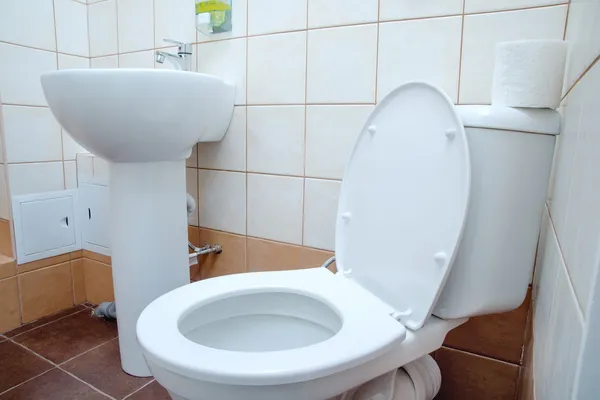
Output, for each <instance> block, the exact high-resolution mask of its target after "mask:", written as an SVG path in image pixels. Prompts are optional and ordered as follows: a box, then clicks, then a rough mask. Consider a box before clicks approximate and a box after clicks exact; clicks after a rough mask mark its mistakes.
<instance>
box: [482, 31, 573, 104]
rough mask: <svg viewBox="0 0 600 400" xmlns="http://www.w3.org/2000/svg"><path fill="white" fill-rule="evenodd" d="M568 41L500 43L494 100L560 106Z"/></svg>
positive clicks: (493, 90)
mask: <svg viewBox="0 0 600 400" xmlns="http://www.w3.org/2000/svg"><path fill="white" fill-rule="evenodd" d="M566 56H567V44H566V43H565V42H563V41H559V40H522V41H516V42H505V43H500V44H498V45H497V46H496V63H495V67H494V83H493V86H492V104H493V105H500V106H508V107H528V108H557V107H558V106H559V104H560V98H561V93H562V84H563V77H564V73H565V63H566Z"/></svg>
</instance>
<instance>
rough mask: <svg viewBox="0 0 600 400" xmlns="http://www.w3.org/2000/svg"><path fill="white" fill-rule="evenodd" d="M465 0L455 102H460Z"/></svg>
mask: <svg viewBox="0 0 600 400" xmlns="http://www.w3.org/2000/svg"><path fill="white" fill-rule="evenodd" d="M466 2H467V0H463V10H462V16H461V26H460V50H459V52H458V87H457V88H456V104H460V83H461V77H462V64H463V62H462V61H463V45H464V39H465V7H466V4H465V3H466Z"/></svg>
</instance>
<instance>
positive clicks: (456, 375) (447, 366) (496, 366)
mask: <svg viewBox="0 0 600 400" xmlns="http://www.w3.org/2000/svg"><path fill="white" fill-rule="evenodd" d="M435 358H436V361H437V363H438V365H439V366H440V370H441V371H442V387H441V389H440V393H439V394H438V395H437V396H436V400H471V399H473V400H513V399H514V395H515V390H516V387H517V379H518V375H519V366H518V365H514V364H509V363H506V362H504V361H499V360H494V359H492V358H487V357H481V356H478V355H475V354H471V353H466V352H463V351H459V350H453V349H448V348H446V347H442V348H441V349H439V350H437V352H436V357H435Z"/></svg>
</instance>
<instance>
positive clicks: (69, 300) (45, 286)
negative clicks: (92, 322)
mask: <svg viewBox="0 0 600 400" xmlns="http://www.w3.org/2000/svg"><path fill="white" fill-rule="evenodd" d="M19 286H20V291H21V307H22V311H23V322H29V321H33V320H35V319H38V318H41V317H43V316H45V315H48V314H52V313H55V312H57V311H59V310H62V309H64V308H68V307H71V306H72V305H73V285H72V282H71V267H70V265H69V263H68V262H66V263H63V264H59V265H54V266H52V267H48V268H43V269H39V270H36V271H33V272H29V273H25V274H21V275H19Z"/></svg>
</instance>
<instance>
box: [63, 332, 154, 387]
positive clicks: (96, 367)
mask: <svg viewBox="0 0 600 400" xmlns="http://www.w3.org/2000/svg"><path fill="white" fill-rule="evenodd" d="M61 368H62V369H64V370H66V371H69V372H70V373H72V374H73V375H75V376H77V377H78V378H80V379H82V380H84V381H86V382H87V383H89V384H91V385H93V386H94V387H96V388H98V389H99V390H100V391H102V392H104V393H106V394H108V395H109V396H112V397H114V398H117V399H122V398H123V397H125V396H127V395H128V394H131V393H133V392H135V391H136V390H138V389H139V388H141V387H142V386H144V385H145V384H146V383H148V382H150V381H151V380H152V378H137V377H134V376H131V375H128V374H126V373H125V372H123V370H122V369H121V357H120V355H119V341H118V340H117V339H114V340H112V341H110V342H108V343H106V344H104V345H102V346H100V347H98V348H96V349H94V350H92V351H90V352H87V353H85V354H83V355H81V356H79V357H77V358H75V359H74V360H71V361H69V362H67V363H65V364H63V365H61Z"/></svg>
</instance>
